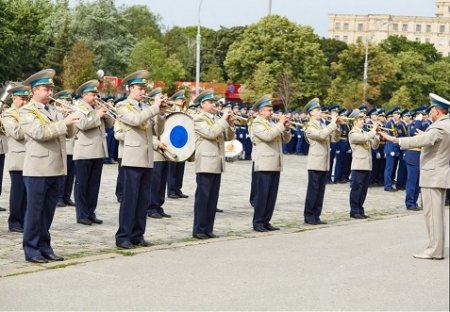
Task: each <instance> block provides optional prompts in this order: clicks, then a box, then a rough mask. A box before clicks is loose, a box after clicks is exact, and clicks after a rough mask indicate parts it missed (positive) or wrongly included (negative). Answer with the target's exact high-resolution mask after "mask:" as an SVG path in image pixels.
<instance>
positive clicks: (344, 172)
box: [334, 108, 352, 183]
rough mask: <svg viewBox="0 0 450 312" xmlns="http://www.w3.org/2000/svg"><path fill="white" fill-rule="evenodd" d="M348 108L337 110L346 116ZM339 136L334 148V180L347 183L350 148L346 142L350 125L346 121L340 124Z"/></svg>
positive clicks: (350, 159) (350, 158)
mask: <svg viewBox="0 0 450 312" xmlns="http://www.w3.org/2000/svg"><path fill="white" fill-rule="evenodd" d="M348 113H349V112H348V110H346V109H345V108H344V109H342V110H340V111H339V116H348ZM339 127H340V131H341V137H340V138H339V142H337V148H336V166H335V169H334V182H335V183H347V182H348V181H349V179H348V178H349V174H350V166H351V162H352V150H351V148H350V143H349V142H348V134H349V133H350V130H351V129H350V125H349V124H348V123H341V124H340V126H339Z"/></svg>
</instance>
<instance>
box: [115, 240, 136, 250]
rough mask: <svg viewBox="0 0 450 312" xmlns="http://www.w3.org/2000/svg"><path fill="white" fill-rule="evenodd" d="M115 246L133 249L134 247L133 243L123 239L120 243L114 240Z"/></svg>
mask: <svg viewBox="0 0 450 312" xmlns="http://www.w3.org/2000/svg"><path fill="white" fill-rule="evenodd" d="M116 246H117V247H119V248H122V249H133V248H134V246H133V244H132V243H131V242H128V241H125V242H122V243H117V242H116Z"/></svg>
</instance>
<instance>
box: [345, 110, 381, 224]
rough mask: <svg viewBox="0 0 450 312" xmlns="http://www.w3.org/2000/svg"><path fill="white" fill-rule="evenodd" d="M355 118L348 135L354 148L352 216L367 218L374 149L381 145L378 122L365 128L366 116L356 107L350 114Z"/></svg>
mask: <svg viewBox="0 0 450 312" xmlns="http://www.w3.org/2000/svg"><path fill="white" fill-rule="evenodd" d="M349 118H350V119H354V122H353V128H352V130H351V131H350V133H349V135H348V140H349V142H350V147H351V148H352V155H353V156H352V166H351V169H352V174H351V177H352V178H351V184H350V188H351V191H350V217H351V218H355V219H366V218H368V217H369V216H367V215H366V214H365V212H364V201H365V200H366V196H367V190H368V188H369V181H370V173H371V171H372V149H374V150H376V149H377V148H378V146H379V145H380V138H379V137H378V135H377V129H378V123H377V122H375V123H374V124H373V127H372V129H371V130H370V131H369V132H366V131H364V130H363V128H364V118H365V114H363V113H362V112H361V111H360V110H359V109H355V110H353V111H352V113H351V114H350V116H349Z"/></svg>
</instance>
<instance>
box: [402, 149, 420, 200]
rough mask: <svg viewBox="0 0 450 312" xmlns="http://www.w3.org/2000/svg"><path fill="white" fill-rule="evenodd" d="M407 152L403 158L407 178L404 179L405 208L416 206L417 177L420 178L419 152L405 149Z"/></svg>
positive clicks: (417, 195) (418, 190) (417, 196)
mask: <svg viewBox="0 0 450 312" xmlns="http://www.w3.org/2000/svg"><path fill="white" fill-rule="evenodd" d="M406 153H408V156H407V158H405V163H406V170H407V175H408V179H407V180H406V197H405V205H406V208H411V207H417V206H418V205H417V200H418V199H419V192H420V187H419V178H420V152H418V151H406Z"/></svg>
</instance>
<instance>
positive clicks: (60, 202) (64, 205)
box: [56, 201, 67, 207]
mask: <svg viewBox="0 0 450 312" xmlns="http://www.w3.org/2000/svg"><path fill="white" fill-rule="evenodd" d="M66 206H67V205H66V204H65V203H64V202H62V201H59V202H57V203H56V207H66Z"/></svg>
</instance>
